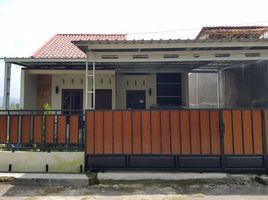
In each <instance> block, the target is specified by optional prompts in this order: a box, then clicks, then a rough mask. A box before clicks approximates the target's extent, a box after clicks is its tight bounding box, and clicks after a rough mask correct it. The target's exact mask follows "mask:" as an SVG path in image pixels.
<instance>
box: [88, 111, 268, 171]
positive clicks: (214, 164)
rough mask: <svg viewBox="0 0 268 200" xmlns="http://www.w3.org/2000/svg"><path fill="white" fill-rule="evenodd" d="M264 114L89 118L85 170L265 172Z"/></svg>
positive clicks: (267, 123) (97, 114)
mask: <svg viewBox="0 0 268 200" xmlns="http://www.w3.org/2000/svg"><path fill="white" fill-rule="evenodd" d="M266 127H268V111H266V110H241V109H235V110H234V109H232V110H230V109H229V110H217V109H211V110H204V109H202V110H201V109H200V110H134V111H129V110H124V111H87V112H86V154H85V155H86V161H85V162H86V165H85V166H86V170H114V169H124V170H126V169H129V170H137V169H141V170H188V171H254V172H265V171H266V172H267V163H266V160H267V148H266V143H267V139H266V138H268V137H266V135H267V134H268V131H266V130H268V129H266Z"/></svg>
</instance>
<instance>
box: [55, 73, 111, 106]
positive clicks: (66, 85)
mask: <svg viewBox="0 0 268 200" xmlns="http://www.w3.org/2000/svg"><path fill="white" fill-rule="evenodd" d="M88 84H89V86H88V87H89V88H92V81H89V82H88ZM56 86H58V87H59V93H58V94H56V90H55V88H56ZM62 89H83V93H84V97H83V104H84V108H85V107H86V80H85V75H84V74H53V75H52V101H51V102H52V109H61V101H62ZM96 89H112V108H115V75H114V74H99V73H98V74H97V75H96ZM88 97H89V98H88V101H89V105H90V104H91V98H90V95H88Z"/></svg>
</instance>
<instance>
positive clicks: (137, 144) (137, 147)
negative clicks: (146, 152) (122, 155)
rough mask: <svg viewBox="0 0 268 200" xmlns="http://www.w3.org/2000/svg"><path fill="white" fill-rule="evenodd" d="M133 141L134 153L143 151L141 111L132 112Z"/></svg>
mask: <svg viewBox="0 0 268 200" xmlns="http://www.w3.org/2000/svg"><path fill="white" fill-rule="evenodd" d="M132 124H133V126H132V129H133V130H132V131H133V135H132V141H133V154H141V153H142V149H141V147H142V141H141V113H140V111H133V112H132Z"/></svg>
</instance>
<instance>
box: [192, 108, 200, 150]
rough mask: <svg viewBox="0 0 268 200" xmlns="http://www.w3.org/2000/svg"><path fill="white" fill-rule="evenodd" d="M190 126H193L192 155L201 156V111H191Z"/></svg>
mask: <svg viewBox="0 0 268 200" xmlns="http://www.w3.org/2000/svg"><path fill="white" fill-rule="evenodd" d="M190 126H191V133H190V134H191V137H190V138H191V148H192V154H197V155H198V154H200V153H201V147H200V130H199V127H200V126H199V111H198V110H191V111H190Z"/></svg>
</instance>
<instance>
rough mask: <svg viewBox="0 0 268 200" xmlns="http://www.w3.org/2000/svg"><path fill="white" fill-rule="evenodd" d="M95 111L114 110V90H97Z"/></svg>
mask: <svg viewBox="0 0 268 200" xmlns="http://www.w3.org/2000/svg"><path fill="white" fill-rule="evenodd" d="M95 98H96V99H95V100H96V101H95V102H96V105H95V109H112V90H110V89H107V90H106V89H104V90H103V89H98V90H96V97H95Z"/></svg>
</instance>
